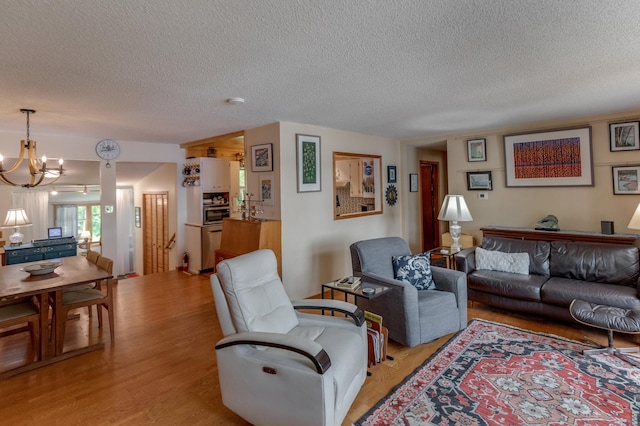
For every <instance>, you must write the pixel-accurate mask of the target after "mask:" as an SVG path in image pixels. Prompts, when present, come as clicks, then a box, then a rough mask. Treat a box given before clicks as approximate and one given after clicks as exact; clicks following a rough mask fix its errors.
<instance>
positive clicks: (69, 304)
mask: <svg viewBox="0 0 640 426" xmlns="http://www.w3.org/2000/svg"><path fill="white" fill-rule="evenodd" d="M97 265H98V267H99V268H102V269H104V270H105V271H107V272H108V273H109V274H112V271H113V260H111V259H109V258H107V257H104V256H100V258H99V259H98V264H97ZM114 282H115V280H114V279H112V278H110V279H107V280H106V285H104V286H103V283H104V280H103V281H98V282H97V283H96V287H95V288H87V289H81V290H74V291H65V292H63V293H62V311H61V312H55V311H54V322H55V326H56V335H57V341H56V344H57V348H56V353H58V354H61V353H62V351H63V348H64V336H65V332H66V328H67V317H68V314H69V311H71V310H73V309H77V308H82V307H85V306H87V307H88V308H89V316H90V317H91V306H93V305H96V307H97V309H98V328H102V309H100V308H105V309H106V310H107V313H108V315H109V334H110V336H111V340H112V341H113V340H115V322H114V316H113V315H114V312H113V310H114V309H113V284H114ZM103 287H106V288H103Z"/></svg>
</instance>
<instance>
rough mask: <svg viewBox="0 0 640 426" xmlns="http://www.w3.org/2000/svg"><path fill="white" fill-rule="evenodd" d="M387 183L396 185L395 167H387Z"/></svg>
mask: <svg viewBox="0 0 640 426" xmlns="http://www.w3.org/2000/svg"><path fill="white" fill-rule="evenodd" d="M387 182H389V183H396V182H397V179H396V166H387Z"/></svg>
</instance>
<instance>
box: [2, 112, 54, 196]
mask: <svg viewBox="0 0 640 426" xmlns="http://www.w3.org/2000/svg"><path fill="white" fill-rule="evenodd" d="M20 111H21V112H23V113H25V114H27V139H26V140H23V141H20V144H21V145H20V154H19V155H18V159H17V160H16V162H15V164H14V165H13V166H11V168H9V169H8V170H5V169H4V166H3V164H2V162H3V160H4V158H3V157H2V154H0V182H3V183H5V184H7V185H11V186H23V187H25V188H33V187H35V186H38V185H40V184H42V185H50V184H52V183H54V182H55V181H57V180H58V179H60V176H62V175H63V173H64V169H63V168H62V163H63V161H62V158H61V159H59V160H58V166H59V167H58V168H56V169H52V170H49V169H47V156H46V155H43V156H42V158H40V159H37V158H36V141H32V140H31V139H29V114H35V113H36V112H35V110H32V109H21V110H20ZM25 149H26V150H27V162H28V165H29V174H30V175H31V178H30V180H29V182H28V183H15V182H14V181H12V180H10V179H9V178H8V177H7V175H8V174H9V173H12V172H14V171H15V170H16V169H17V168H18V166H19V165H20V163H22V160H23V159H24V151H25ZM45 177H46V178H47V179H52V180H50V181H47V182H44V179H45ZM43 182H44V183H43Z"/></svg>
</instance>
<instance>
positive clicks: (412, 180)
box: [409, 173, 418, 192]
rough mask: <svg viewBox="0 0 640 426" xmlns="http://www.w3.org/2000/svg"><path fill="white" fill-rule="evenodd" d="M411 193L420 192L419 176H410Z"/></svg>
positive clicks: (415, 174) (413, 174) (414, 174)
mask: <svg viewBox="0 0 640 426" xmlns="http://www.w3.org/2000/svg"><path fill="white" fill-rule="evenodd" d="M409 192H418V174H417V173H410V174H409Z"/></svg>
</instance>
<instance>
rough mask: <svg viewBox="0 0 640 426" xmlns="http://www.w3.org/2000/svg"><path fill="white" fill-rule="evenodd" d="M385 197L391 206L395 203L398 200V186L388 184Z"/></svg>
mask: <svg viewBox="0 0 640 426" xmlns="http://www.w3.org/2000/svg"><path fill="white" fill-rule="evenodd" d="M384 197H385V199H386V200H387V204H389V205H390V206H393V205H395V204H396V201H398V190H397V189H396V186H395V185H389V186H387V192H386V193H385V195H384Z"/></svg>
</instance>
